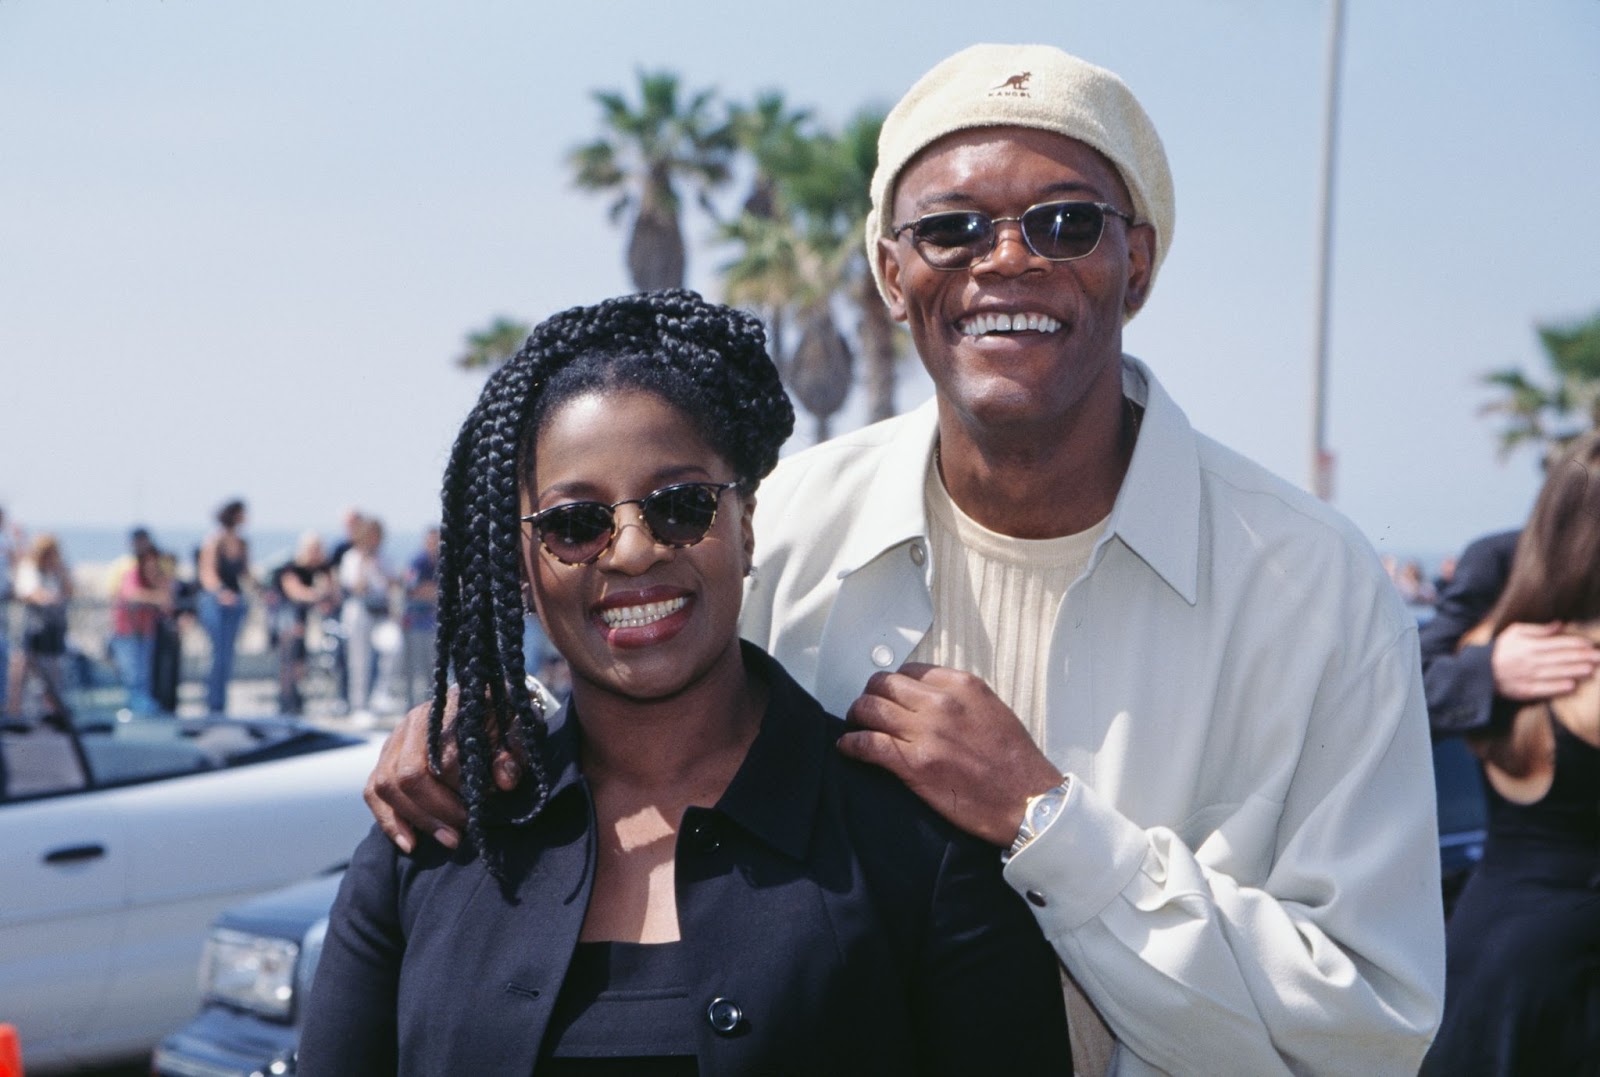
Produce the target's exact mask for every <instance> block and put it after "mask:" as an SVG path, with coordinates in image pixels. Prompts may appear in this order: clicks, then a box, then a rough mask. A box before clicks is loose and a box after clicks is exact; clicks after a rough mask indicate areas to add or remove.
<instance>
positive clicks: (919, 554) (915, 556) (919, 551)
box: [911, 542, 928, 565]
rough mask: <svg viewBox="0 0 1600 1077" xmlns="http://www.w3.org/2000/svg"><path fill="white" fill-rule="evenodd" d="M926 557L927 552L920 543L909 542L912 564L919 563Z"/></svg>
mask: <svg viewBox="0 0 1600 1077" xmlns="http://www.w3.org/2000/svg"><path fill="white" fill-rule="evenodd" d="M927 559H928V552H927V551H926V550H924V549H923V548H922V543H920V542H913V543H912V544H911V563H912V564H913V565H920V564H922V562H924V561H926V560H927Z"/></svg>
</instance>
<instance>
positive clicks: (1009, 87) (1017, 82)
mask: <svg viewBox="0 0 1600 1077" xmlns="http://www.w3.org/2000/svg"><path fill="white" fill-rule="evenodd" d="M1031 78H1033V72H1032V71H1024V72H1023V73H1022V74H1020V75H1012V76H1011V77H1010V78H1008V79H1006V80H1005V81H1004V82H1002V83H1001V84H1000V85H998V86H996V87H995V88H994V89H992V90H990V91H989V96H990V97H1027V96H1028V80H1029V79H1031Z"/></svg>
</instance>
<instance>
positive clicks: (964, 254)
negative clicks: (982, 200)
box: [911, 212, 994, 268]
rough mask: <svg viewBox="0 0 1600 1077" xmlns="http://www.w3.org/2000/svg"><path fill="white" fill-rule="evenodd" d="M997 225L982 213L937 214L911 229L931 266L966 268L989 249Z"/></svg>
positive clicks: (924, 218)
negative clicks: (965, 266)
mask: <svg viewBox="0 0 1600 1077" xmlns="http://www.w3.org/2000/svg"><path fill="white" fill-rule="evenodd" d="M993 237H994V222H993V221H991V220H990V219H989V218H988V217H985V216H984V215H983V214H981V213H965V212H963V213H934V214H930V215H929V216H927V217H923V218H922V219H921V220H919V221H918V222H917V223H916V226H915V227H914V228H913V229H912V230H911V238H912V239H913V240H914V241H915V242H916V244H917V248H918V250H919V251H920V252H921V253H922V256H923V257H924V258H926V259H927V260H928V262H929V263H930V264H931V265H934V266H938V267H940V268H945V267H952V268H953V267H957V266H964V265H967V264H968V263H969V262H971V261H972V260H973V259H974V258H977V257H978V255H979V254H980V253H981V252H983V251H985V250H987V249H988V248H989V246H990V243H991V241H992V239H993Z"/></svg>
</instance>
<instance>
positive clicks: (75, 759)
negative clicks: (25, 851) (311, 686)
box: [0, 662, 355, 802]
mask: <svg viewBox="0 0 1600 1077" xmlns="http://www.w3.org/2000/svg"><path fill="white" fill-rule="evenodd" d="M68 702H69V705H70V707H71V714H72V717H71V719H70V720H68V719H60V718H42V719H40V720H38V721H33V722H19V723H11V724H6V725H5V726H3V727H0V802H11V801H17V800H32V799H36V798H39V797H47V796H55V795H60V794H64V793H79V792H84V791H88V790H94V789H102V788H107V787H112V786H123V785H129V784H134V783H138V782H147V781H155V780H159V779H163V778H172V777H177V776H181V775H185V774H197V773H201V772H204V771H211V770H220V769H223V768H227V767H239V766H245V765H248V764H252V763H261V762H266V761H268V760H272V759H282V758H286V757H288V756H293V755H302V754H305V753H307V752H316V751H322V750H324V749H327V748H333V747H337V746H339V745H343V744H351V743H354V742H355V738H352V737H349V736H345V735H342V734H339V733H334V732H330V731H327V730H321V729H317V728H315V727H312V726H309V725H306V724H305V723H303V722H300V721H297V720H294V719H288V718H260V719H253V720H235V719H227V718H173V717H170V716H149V717H141V716H136V715H134V714H132V713H131V712H130V711H129V710H128V709H127V707H126V693H125V692H124V691H123V689H122V688H121V687H120V686H119V685H117V683H116V680H115V677H114V675H111V674H110V673H109V671H107V670H103V669H101V668H100V667H99V666H97V665H95V664H93V663H87V662H85V663H80V664H79V668H78V669H76V670H74V671H73V676H72V677H71V688H70V691H69V693H68Z"/></svg>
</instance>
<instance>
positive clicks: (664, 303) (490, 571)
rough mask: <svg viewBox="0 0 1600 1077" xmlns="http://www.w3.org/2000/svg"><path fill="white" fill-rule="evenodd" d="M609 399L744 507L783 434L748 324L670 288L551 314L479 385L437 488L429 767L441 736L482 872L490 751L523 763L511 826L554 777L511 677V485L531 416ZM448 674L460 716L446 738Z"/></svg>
mask: <svg viewBox="0 0 1600 1077" xmlns="http://www.w3.org/2000/svg"><path fill="white" fill-rule="evenodd" d="M619 389H629V390H644V391H646V392H650V393H653V394H655V395H656V396H658V397H660V398H661V399H662V400H664V401H666V402H667V403H669V404H671V405H672V406H673V407H675V408H677V409H678V410H679V411H680V412H682V413H683V415H684V416H685V417H686V418H687V419H688V420H689V421H690V422H691V423H693V424H694V426H695V428H696V430H697V431H698V432H699V434H700V435H701V436H702V437H703V438H704V439H705V441H706V443H707V444H708V445H710V446H711V447H712V448H713V449H714V450H716V452H717V454H718V455H719V456H721V457H722V458H723V459H724V460H725V461H727V463H728V464H729V466H730V467H731V468H732V469H733V471H734V474H735V477H736V478H737V481H738V482H739V488H740V491H741V492H742V493H745V494H749V493H751V492H753V491H754V490H755V488H756V485H757V484H758V483H759V482H760V481H761V479H762V478H764V477H765V476H766V475H767V473H768V472H770V471H771V470H772V468H773V466H774V465H775V464H776V463H777V462H778V450H779V448H780V447H781V446H782V445H783V443H784V441H785V440H787V439H788V437H789V434H790V432H791V431H792V430H793V429H794V409H793V407H792V406H791V405H790V403H789V398H788V396H787V395H786V394H785V392H784V390H783V385H782V383H781V382H780V381H779V379H778V371H777V368H776V367H775V366H773V363H772V360H771V359H770V358H769V357H768V356H767V352H766V334H765V332H764V331H763V330H762V327H761V323H760V322H759V321H757V320H756V319H755V318H753V317H752V316H750V315H748V314H745V313H744V312H742V311H737V310H734V309H732V308H729V307H724V306H719V305H716V304H712V303H707V302H706V301H705V300H703V299H701V298H700V296H698V295H696V294H695V293H694V292H689V291H683V290H678V289H673V290H667V291H657V292H644V293H639V294H635V295H628V296H623V297H620V298H617V299H608V300H606V301H605V302H602V303H599V304H596V305H595V306H589V307H574V308H572V309H571V310H567V311H563V312H562V313H560V314H556V315H553V316H552V317H550V318H549V319H547V320H545V321H544V322H541V323H540V324H539V325H538V326H537V327H536V328H535V329H534V330H533V333H532V335H530V336H529V337H528V340H527V343H525V344H524V345H523V346H522V349H521V350H520V351H518V352H517V354H516V355H515V356H513V357H512V358H511V359H510V360H509V361H508V362H506V363H505V364H504V365H503V366H501V367H500V368H499V369H498V370H496V371H495V372H494V373H493V374H492V375H490V377H489V380H488V382H487V384H485V385H484V388H483V393H482V395H480V396H479V398H478V403H477V405H476V406H475V407H474V408H473V409H472V412H471V413H470V414H469V415H468V416H467V419H466V422H464V423H463V424H462V426H461V431H460V433H459V434H458V435H457V436H456V441H455V446H454V448H453V449H452V450H451V453H450V462H449V464H448V466H447V467H446V469H445V475H444V492H443V515H442V522H441V527H440V553H439V619H438V624H439V628H438V636H437V640H436V644H435V660H434V675H433V706H432V709H431V710H430V712H429V718H428V756H429V760H430V761H431V762H432V764H433V766H434V767H435V768H437V767H438V766H439V764H440V758H441V750H442V746H443V741H444V737H446V736H451V737H453V739H454V742H455V746H456V749H457V753H458V758H459V759H460V761H461V795H462V800H463V801H464V802H465V804H466V808H467V836H468V838H469V839H470V840H471V841H472V843H473V844H474V846H475V847H476V849H477V851H478V855H479V857H480V858H481V859H483V860H484V861H485V863H487V864H489V866H490V867H491V868H496V869H497V866H498V857H497V856H495V855H494V851H493V850H491V849H490V848H488V846H487V844H486V843H485V840H484V837H485V829H484V821H485V814H484V812H485V807H486V805H487V803H488V801H489V799H490V797H491V796H492V795H494V794H495V792H496V789H495V786H494V783H493V780H492V777H491V768H492V764H493V759H494V755H495V752H496V750H497V749H498V747H499V746H500V744H501V742H502V740H504V742H505V743H506V745H507V746H508V747H511V748H513V749H514V750H517V751H519V752H520V753H521V755H522V756H523V757H524V758H525V759H526V761H527V764H528V766H527V775H528V776H527V778H526V779H525V780H526V781H531V782H532V783H533V788H532V790H531V793H532V797H531V807H529V808H528V809H527V810H526V812H525V813H523V814H522V815H521V816H520V817H519V819H518V821H525V820H527V819H531V818H533V817H534V816H536V815H537V814H538V813H539V812H540V811H541V810H542V809H543V807H544V804H545V802H546V800H547V799H548V797H549V792H550V783H551V779H552V775H551V773H550V768H549V766H548V761H547V760H546V758H545V755H544V740H545V721H544V720H545V717H546V716H545V714H544V713H543V708H542V707H541V706H540V705H539V703H538V702H537V700H536V699H534V698H533V697H532V696H531V694H530V693H529V692H528V691H527V689H526V687H525V674H524V672H523V654H522V629H523V624H522V619H523V616H524V614H525V612H526V606H525V602H526V600H525V598H524V593H523V586H522V585H523V578H522V575H523V569H522V553H521V551H522V524H521V521H520V515H521V508H520V505H521V500H520V492H521V487H522V484H523V483H524V481H525V480H526V479H527V478H528V477H529V476H530V475H531V474H532V472H533V464H534V460H533V448H534V444H535V442H536V440H537V434H538V431H539V429H540V428H541V426H542V425H543V422H544V420H545V418H546V417H548V416H549V415H550V414H552V412H553V411H554V410H555V409H557V408H558V407H559V406H560V405H561V404H563V403H565V402H566V401H569V400H572V399H574V398H575V397H578V396H582V395H584V394H587V393H591V392H596V391H601V392H604V391H610V390H619ZM452 673H453V674H454V676H455V680H456V682H457V684H458V688H459V693H458V706H457V710H456V718H455V722H454V724H453V726H452V727H451V728H450V729H449V730H446V728H445V727H444V723H443V715H444V709H445V704H446V700H447V696H448V691H449V681H450V676H451V674H452ZM502 716H508V717H509V721H503V720H501V718H502ZM524 803H530V802H524Z"/></svg>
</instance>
